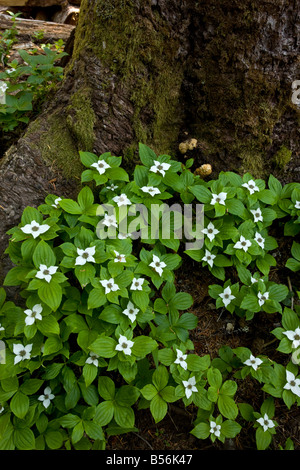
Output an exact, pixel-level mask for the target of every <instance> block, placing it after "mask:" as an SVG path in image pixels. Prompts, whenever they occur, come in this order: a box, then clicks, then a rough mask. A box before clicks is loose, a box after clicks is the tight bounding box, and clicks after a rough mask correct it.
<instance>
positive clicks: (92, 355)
mask: <svg viewBox="0 0 300 470" xmlns="http://www.w3.org/2000/svg"><path fill="white" fill-rule="evenodd" d="M98 357H99V356H98V354H96V353H94V352H92V351H90V357H88V358H87V360H86V361H85V363H86V364H94V366H96V367H98Z"/></svg>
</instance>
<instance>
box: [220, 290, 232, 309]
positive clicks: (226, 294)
mask: <svg viewBox="0 0 300 470" xmlns="http://www.w3.org/2000/svg"><path fill="white" fill-rule="evenodd" d="M219 297H221V299H222V300H223V304H224V305H225V307H227V305H229V304H230V302H231V301H232V300H233V299H235V296H234V295H232V294H231V288H230V286H228V287H226V289H224V291H223V292H222V294H219Z"/></svg>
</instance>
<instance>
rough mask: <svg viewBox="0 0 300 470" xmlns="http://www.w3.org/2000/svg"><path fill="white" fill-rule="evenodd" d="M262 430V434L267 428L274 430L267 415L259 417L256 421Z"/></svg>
mask: <svg viewBox="0 0 300 470" xmlns="http://www.w3.org/2000/svg"><path fill="white" fill-rule="evenodd" d="M256 421H257V422H258V423H259V424H260V425H261V426H262V427H263V428H264V432H266V431H267V430H268V429H269V428H274V426H275V424H274V423H273V421H272V420H271V419H270V418H269V416H268V415H267V413H265V414H264V417H261V418H259V419H257V420H256Z"/></svg>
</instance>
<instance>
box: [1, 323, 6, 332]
mask: <svg viewBox="0 0 300 470" xmlns="http://www.w3.org/2000/svg"><path fill="white" fill-rule="evenodd" d="M4 329H5V328H4V327H3V326H1V323H0V331H4Z"/></svg>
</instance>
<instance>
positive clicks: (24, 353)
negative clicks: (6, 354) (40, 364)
mask: <svg viewBox="0 0 300 470" xmlns="http://www.w3.org/2000/svg"><path fill="white" fill-rule="evenodd" d="M19 355H20V356H21V357H24V356H26V351H25V349H22V351H20V352H19Z"/></svg>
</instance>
